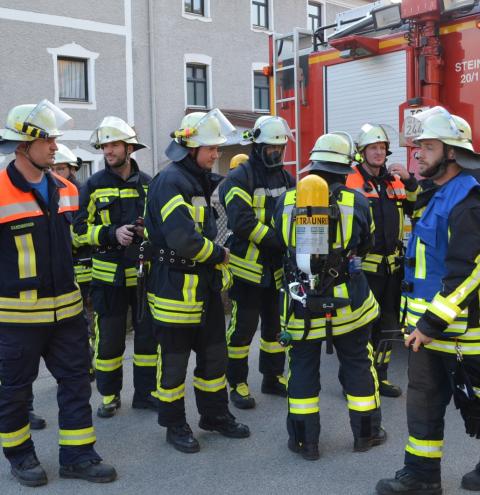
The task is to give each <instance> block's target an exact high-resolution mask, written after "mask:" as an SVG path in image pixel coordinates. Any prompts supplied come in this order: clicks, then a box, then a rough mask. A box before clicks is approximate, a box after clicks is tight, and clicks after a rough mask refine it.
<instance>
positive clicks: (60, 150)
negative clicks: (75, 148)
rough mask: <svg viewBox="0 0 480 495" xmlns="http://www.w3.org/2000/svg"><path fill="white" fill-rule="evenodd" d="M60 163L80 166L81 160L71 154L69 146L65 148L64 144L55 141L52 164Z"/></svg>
mask: <svg viewBox="0 0 480 495" xmlns="http://www.w3.org/2000/svg"><path fill="white" fill-rule="evenodd" d="M60 163H67V164H68V165H71V166H72V167H75V168H80V163H81V160H80V159H79V158H78V157H77V156H75V155H74V154H73V152H72V151H71V150H70V148H67V146H65V145H64V144H61V143H57V151H56V152H55V162H54V165H59V164H60Z"/></svg>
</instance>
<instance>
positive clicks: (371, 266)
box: [362, 261, 378, 273]
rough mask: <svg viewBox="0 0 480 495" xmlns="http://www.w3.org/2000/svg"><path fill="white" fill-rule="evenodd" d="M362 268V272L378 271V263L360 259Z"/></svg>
mask: <svg viewBox="0 0 480 495" xmlns="http://www.w3.org/2000/svg"><path fill="white" fill-rule="evenodd" d="M362 270H363V271H364V272H373V273H377V272H378V265H377V264H376V263H368V262H366V261H362Z"/></svg>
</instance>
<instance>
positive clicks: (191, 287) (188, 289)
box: [182, 273, 198, 303]
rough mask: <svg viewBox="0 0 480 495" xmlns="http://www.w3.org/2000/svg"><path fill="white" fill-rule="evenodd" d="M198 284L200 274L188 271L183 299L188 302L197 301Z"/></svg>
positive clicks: (184, 283)
mask: <svg viewBox="0 0 480 495" xmlns="http://www.w3.org/2000/svg"><path fill="white" fill-rule="evenodd" d="M197 286H198V275H193V274H188V273H186V274H185V279H184V282H183V289H182V294H183V299H184V300H185V301H186V302H189V303H192V302H195V301H196V295H197Z"/></svg>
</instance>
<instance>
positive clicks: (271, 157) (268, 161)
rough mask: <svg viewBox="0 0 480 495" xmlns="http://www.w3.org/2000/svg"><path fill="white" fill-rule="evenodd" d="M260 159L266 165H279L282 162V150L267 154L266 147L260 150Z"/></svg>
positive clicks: (271, 166)
mask: <svg viewBox="0 0 480 495" xmlns="http://www.w3.org/2000/svg"><path fill="white" fill-rule="evenodd" d="M262 161H263V163H264V165H265V166H266V167H269V168H273V167H280V166H281V165H282V164H283V151H274V152H272V153H270V154H267V149H266V147H265V148H263V150H262Z"/></svg>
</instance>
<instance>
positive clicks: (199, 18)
mask: <svg viewBox="0 0 480 495" xmlns="http://www.w3.org/2000/svg"><path fill="white" fill-rule="evenodd" d="M182 17H183V18H184V19H188V20H190V21H201V22H212V18H211V17H207V16H204V15H200V14H190V13H189V12H182Z"/></svg>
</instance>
